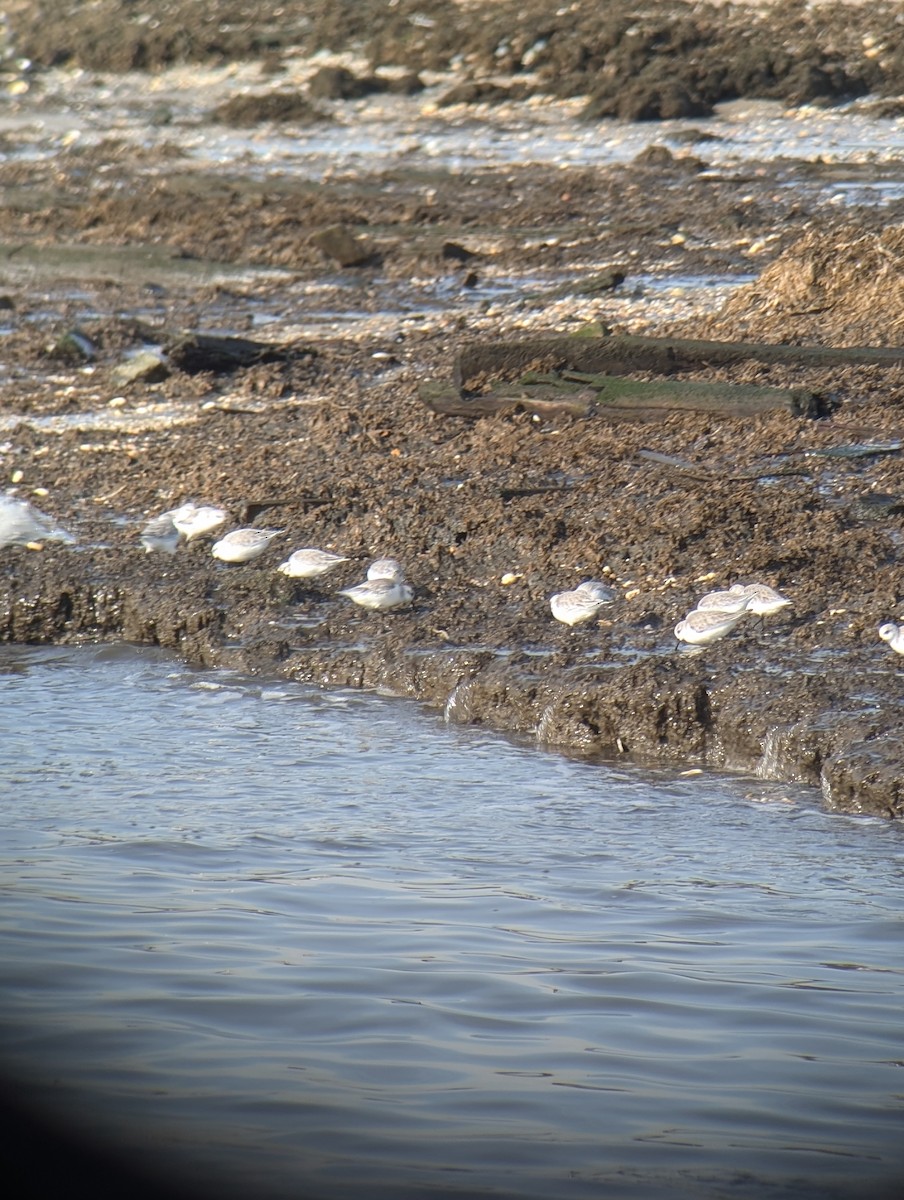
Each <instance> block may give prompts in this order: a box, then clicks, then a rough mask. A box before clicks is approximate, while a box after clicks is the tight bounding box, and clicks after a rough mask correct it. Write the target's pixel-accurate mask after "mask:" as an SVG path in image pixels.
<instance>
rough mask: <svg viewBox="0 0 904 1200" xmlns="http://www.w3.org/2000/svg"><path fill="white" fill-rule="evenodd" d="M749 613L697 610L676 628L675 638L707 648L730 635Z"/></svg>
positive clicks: (743, 609) (743, 611) (745, 611)
mask: <svg viewBox="0 0 904 1200" xmlns="http://www.w3.org/2000/svg"><path fill="white" fill-rule="evenodd" d="M748 611H749V610H748V609H746V608H742V609H741V611H740V612H720V611H719V610H718V609H715V608H713V609H707V610H704V611H702V612H701V610H700V609H697V608H695V609H694V611H693V612H689V613H688V614H687V616H686V617H685V618H684V620H683V621H679V622H678V624H677V625H676V626H675V637H676V638H677V639H678V641H679V642H687V643H688V644H689V645H691V646H706V645H708V644H709V643H710V642H717V641H718V640H719V638H723V637H725V635H726V633H730V632H731V631H732V629H734V627H735V625H737V623H738V622H739V621H742V620H743V619H744V617H745V616H746V615H747V613H748Z"/></svg>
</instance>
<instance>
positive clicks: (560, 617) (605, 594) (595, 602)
mask: <svg viewBox="0 0 904 1200" xmlns="http://www.w3.org/2000/svg"><path fill="white" fill-rule="evenodd" d="M614 599H615V592H614V591H613V590H612V588H610V587H606V585H605V584H604V583H600V582H599V580H597V579H585V580H584V582H583V583H581V584H578V586H577V587H576V588H574V590H573V591H570V592H556V594H555V595H554V596H550V598H549V607H550V611H551V612H552V615H553V616H554V617H555V619H556V620H557V621H561V622H562V624H563V625H569V626H575V625H580V624H582V622H584V621H592V620H593V618H594V617H595V616H596V615H597V613H598V612H599V611H600V609H602V608H605V607H606V605H607V604H611V603H612V601H613V600H614Z"/></svg>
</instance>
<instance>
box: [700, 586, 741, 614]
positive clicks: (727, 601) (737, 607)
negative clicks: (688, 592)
mask: <svg viewBox="0 0 904 1200" xmlns="http://www.w3.org/2000/svg"><path fill="white" fill-rule="evenodd" d="M749 606H750V597H749V596H748V595H747V594H746V593H745V591H744V589H743V588H742V587H741V586H740V584H737V583H736V584H735V585H734V586H733V587H731V588H729V590H728V591H727V592H707V593H706V595H705V596H701V597H700V599H699V600H698V601H697V611H698V612H723V613H739V612H745V611H746V610H747V608H749Z"/></svg>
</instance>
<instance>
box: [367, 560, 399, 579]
mask: <svg viewBox="0 0 904 1200" xmlns="http://www.w3.org/2000/svg"><path fill="white" fill-rule="evenodd" d="M367 578H368V579H371V580H373V579H389V580H391V581H392V582H394V583H402V582H404V579H405V568H404V567H403V566H402V564H401V563H400V562H397V561H396V560H395V559H394V558H378V559H377V561H376V562H372V563H371V564H370V566H369V567H368V568H367Z"/></svg>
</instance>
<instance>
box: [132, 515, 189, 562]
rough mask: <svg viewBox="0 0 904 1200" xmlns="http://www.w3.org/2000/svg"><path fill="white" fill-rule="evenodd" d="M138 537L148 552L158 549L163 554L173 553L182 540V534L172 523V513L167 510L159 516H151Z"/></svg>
mask: <svg viewBox="0 0 904 1200" xmlns="http://www.w3.org/2000/svg"><path fill="white" fill-rule="evenodd" d="M139 537H140V538H141V544H142V546H144V548H145V552H146V553H148V554H151V553H153V551H154V550H160V551H161V552H162V553H164V554H175V553H176V549H177V548H178V545H179V543H180V542H181V540H182V534H181V533H180V532H179V530H178V529H177V528H176V526H175V525H174V524H173V518H172V514H171V513H168V512H165V513H161V514H160V516H159V517H151V519H150V521H148V522H147V524H146V525H145V526H144V528H143V529H142V531H141V533H140V534H139Z"/></svg>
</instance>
